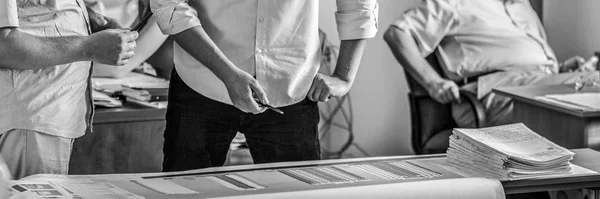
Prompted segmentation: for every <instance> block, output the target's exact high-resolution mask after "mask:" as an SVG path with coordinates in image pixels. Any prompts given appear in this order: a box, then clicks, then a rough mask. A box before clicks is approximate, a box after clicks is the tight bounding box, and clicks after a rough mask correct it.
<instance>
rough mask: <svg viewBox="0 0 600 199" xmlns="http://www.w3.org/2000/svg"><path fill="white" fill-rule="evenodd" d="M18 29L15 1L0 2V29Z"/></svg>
mask: <svg viewBox="0 0 600 199" xmlns="http://www.w3.org/2000/svg"><path fill="white" fill-rule="evenodd" d="M4 27H19V15H18V12H17V1H16V0H0V28H4Z"/></svg>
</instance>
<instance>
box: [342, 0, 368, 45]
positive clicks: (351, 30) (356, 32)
mask: <svg viewBox="0 0 600 199" xmlns="http://www.w3.org/2000/svg"><path fill="white" fill-rule="evenodd" d="M336 3H337V12H336V13H335V20H336V22H337V28H338V33H339V35H340V39H341V40H350V39H366V38H372V37H375V34H377V30H378V29H379V27H378V19H377V17H378V12H379V7H378V4H377V0H337V1H336Z"/></svg>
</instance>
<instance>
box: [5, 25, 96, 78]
mask: <svg viewBox="0 0 600 199" xmlns="http://www.w3.org/2000/svg"><path fill="white" fill-rule="evenodd" d="M85 49H86V48H85V44H84V36H66V37H37V36H34V35H31V34H28V33H25V32H22V31H19V30H18V29H15V28H0V68H10V69H16V70H26V69H39V68H44V67H49V66H55V65H60V64H67V63H71V62H77V61H83V60H88V59H90V58H89V55H88V53H87V52H86V51H85Z"/></svg>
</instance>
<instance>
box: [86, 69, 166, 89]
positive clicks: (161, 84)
mask: <svg viewBox="0 0 600 199" xmlns="http://www.w3.org/2000/svg"><path fill="white" fill-rule="evenodd" d="M92 85H93V86H94V88H97V89H108V90H114V89H115V86H127V87H130V88H169V81H168V80H165V79H162V78H158V77H153V76H150V75H146V74H141V73H135V72H132V73H129V74H127V75H126V76H125V77H122V78H103V77H94V78H92Z"/></svg>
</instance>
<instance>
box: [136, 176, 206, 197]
mask: <svg viewBox="0 0 600 199" xmlns="http://www.w3.org/2000/svg"><path fill="white" fill-rule="evenodd" d="M132 182H135V183H137V184H139V185H142V186H143V187H146V188H148V189H151V190H154V191H156V192H159V193H162V194H169V195H171V194H197V193H198V192H197V191H194V190H191V189H188V188H186V187H184V186H181V185H178V184H176V183H174V182H171V181H169V180H165V179H162V178H155V179H139V180H132Z"/></svg>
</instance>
